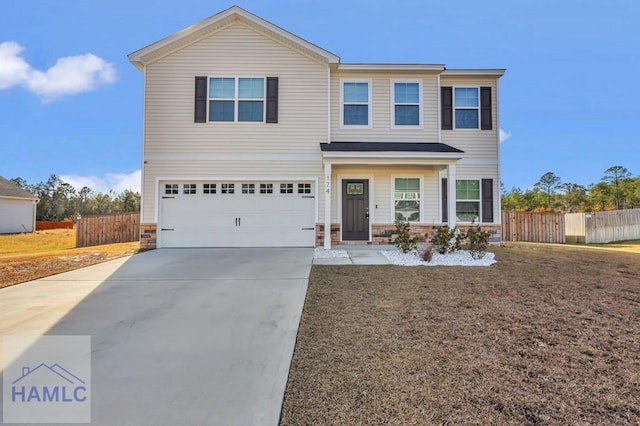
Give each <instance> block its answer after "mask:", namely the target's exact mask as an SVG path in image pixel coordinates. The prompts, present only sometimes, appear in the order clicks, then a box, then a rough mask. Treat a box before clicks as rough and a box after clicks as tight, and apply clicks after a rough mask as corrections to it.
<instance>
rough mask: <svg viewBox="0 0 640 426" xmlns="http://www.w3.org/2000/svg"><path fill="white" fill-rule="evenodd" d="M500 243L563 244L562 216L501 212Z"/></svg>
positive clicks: (555, 214) (561, 214)
mask: <svg viewBox="0 0 640 426" xmlns="http://www.w3.org/2000/svg"><path fill="white" fill-rule="evenodd" d="M502 241H531V242H535V243H564V214H563V213H533V212H516V211H503V212H502Z"/></svg>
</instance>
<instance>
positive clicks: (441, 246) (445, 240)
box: [431, 226, 465, 254]
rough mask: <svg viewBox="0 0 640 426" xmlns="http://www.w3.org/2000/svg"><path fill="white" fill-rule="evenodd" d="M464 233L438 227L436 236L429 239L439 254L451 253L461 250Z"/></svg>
mask: <svg viewBox="0 0 640 426" xmlns="http://www.w3.org/2000/svg"><path fill="white" fill-rule="evenodd" d="M464 238H465V235H464V233H462V232H460V231H459V230H458V229H456V228H453V229H450V228H449V227H448V226H438V227H437V228H436V234H435V235H434V236H433V237H432V238H431V244H433V247H434V248H435V249H436V251H437V252H438V253H440V254H446V253H452V252H454V251H457V250H460V249H461V248H462V240H464Z"/></svg>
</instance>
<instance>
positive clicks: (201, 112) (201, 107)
mask: <svg viewBox="0 0 640 426" xmlns="http://www.w3.org/2000/svg"><path fill="white" fill-rule="evenodd" d="M195 87H196V91H195V107H194V119H193V121H194V123H206V122H207V77H196V85H195Z"/></svg>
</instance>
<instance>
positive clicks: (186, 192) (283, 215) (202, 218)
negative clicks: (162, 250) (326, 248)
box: [157, 180, 316, 247]
mask: <svg viewBox="0 0 640 426" xmlns="http://www.w3.org/2000/svg"><path fill="white" fill-rule="evenodd" d="M315 187H316V183H315V181H302V180H301V181H215V180H212V181H163V182H160V188H159V189H160V194H158V195H159V218H158V219H159V224H158V230H157V232H158V234H159V235H158V237H159V244H160V246H161V247H313V246H314V245H315V212H316V198H315Z"/></svg>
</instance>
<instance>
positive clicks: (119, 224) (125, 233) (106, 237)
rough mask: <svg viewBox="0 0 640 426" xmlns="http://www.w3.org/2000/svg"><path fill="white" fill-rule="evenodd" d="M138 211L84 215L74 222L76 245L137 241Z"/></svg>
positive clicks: (86, 245) (138, 232)
mask: <svg viewBox="0 0 640 426" xmlns="http://www.w3.org/2000/svg"><path fill="white" fill-rule="evenodd" d="M139 235H140V213H137V212H136V213H116V214H101V215H93V216H85V217H83V218H81V219H79V220H78V222H76V247H88V246H99V245H102V244H113V243H126V242H129V241H138V238H139Z"/></svg>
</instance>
